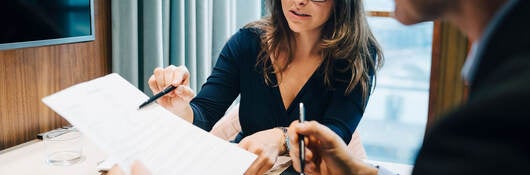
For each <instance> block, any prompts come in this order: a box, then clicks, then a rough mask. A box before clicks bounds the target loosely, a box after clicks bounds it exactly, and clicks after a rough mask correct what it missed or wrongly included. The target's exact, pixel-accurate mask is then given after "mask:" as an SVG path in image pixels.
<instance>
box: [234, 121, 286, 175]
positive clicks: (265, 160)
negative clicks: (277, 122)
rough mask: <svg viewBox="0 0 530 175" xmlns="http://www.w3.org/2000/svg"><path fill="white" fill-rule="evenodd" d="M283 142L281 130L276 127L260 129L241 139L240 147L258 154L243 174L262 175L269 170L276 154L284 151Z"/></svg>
mask: <svg viewBox="0 0 530 175" xmlns="http://www.w3.org/2000/svg"><path fill="white" fill-rule="evenodd" d="M284 143H285V141H284V135H283V131H282V130H281V129H277V128H273V129H269V130H264V131H260V132H257V133H255V134H252V135H250V136H248V137H245V138H244V139H243V140H241V142H239V146H240V147H241V148H243V149H245V150H247V151H250V152H252V153H254V154H256V155H258V158H257V159H256V160H255V161H254V162H253V163H252V165H250V167H249V168H248V170H247V172H245V175H254V174H259V175H262V174H264V173H266V172H267V171H269V170H270V169H271V168H272V166H273V165H274V163H275V162H276V159H277V158H278V155H279V154H280V153H283V152H285V149H286V148H284V146H283V145H284Z"/></svg>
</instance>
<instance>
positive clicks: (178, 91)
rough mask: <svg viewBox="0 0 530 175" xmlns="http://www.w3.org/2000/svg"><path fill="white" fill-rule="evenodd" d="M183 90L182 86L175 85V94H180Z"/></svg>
mask: <svg viewBox="0 0 530 175" xmlns="http://www.w3.org/2000/svg"><path fill="white" fill-rule="evenodd" d="M183 91H184V90H183V89H182V87H180V86H179V87H177V94H182V92H183Z"/></svg>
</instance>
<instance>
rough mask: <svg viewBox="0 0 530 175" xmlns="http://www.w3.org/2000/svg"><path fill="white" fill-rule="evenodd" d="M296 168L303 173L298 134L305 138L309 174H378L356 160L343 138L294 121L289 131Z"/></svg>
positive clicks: (326, 129)
mask: <svg viewBox="0 0 530 175" xmlns="http://www.w3.org/2000/svg"><path fill="white" fill-rule="evenodd" d="M287 134H288V135H289V138H290V139H289V144H290V148H291V149H290V152H289V155H290V156H291V159H292V160H293V166H294V168H295V169H296V171H298V172H300V171H301V170H300V163H301V162H300V160H299V144H298V134H301V135H304V136H305V144H306V145H305V161H306V162H304V163H305V169H304V172H305V173H306V174H323V175H327V174H333V175H335V174H338V175H340V174H373V175H375V174H377V170H376V169H375V168H372V167H370V166H368V165H366V164H364V163H363V162H362V161H360V160H358V159H355V158H354V156H353V155H352V153H351V152H349V151H348V148H347V146H346V144H345V143H344V142H343V141H342V139H341V138H340V137H339V136H338V135H337V134H335V133H334V132H333V131H332V130H331V129H329V128H328V127H326V126H324V125H322V124H320V123H318V122H315V121H309V122H304V123H299V122H298V121H294V122H292V123H291V125H290V126H289V129H288V130H287Z"/></svg>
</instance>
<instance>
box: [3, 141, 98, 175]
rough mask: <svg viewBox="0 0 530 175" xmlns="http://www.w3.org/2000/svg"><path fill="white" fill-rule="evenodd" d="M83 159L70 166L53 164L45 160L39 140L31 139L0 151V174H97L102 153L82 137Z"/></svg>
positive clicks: (42, 145) (43, 150)
mask: <svg viewBox="0 0 530 175" xmlns="http://www.w3.org/2000/svg"><path fill="white" fill-rule="evenodd" d="M82 140H83V143H84V144H83V145H84V147H83V156H84V160H82V161H81V162H78V163H76V164H74V165H70V166H53V165H48V164H47V163H46V162H45V152H46V148H45V146H44V142H42V141H41V140H32V141H30V142H27V143H24V144H22V145H18V146H15V147H13V148H9V149H7V150H3V151H1V152H0V174H20V175H25V174H28V175H36V174H53V175H61V174H69V175H70V174H78V175H99V174H100V173H99V172H97V171H96V166H97V163H98V162H100V161H102V160H104V159H105V157H106V155H105V154H104V153H102V152H101V151H100V150H99V149H98V148H97V147H96V146H95V145H93V143H92V142H90V141H87V139H85V138H83V139H82Z"/></svg>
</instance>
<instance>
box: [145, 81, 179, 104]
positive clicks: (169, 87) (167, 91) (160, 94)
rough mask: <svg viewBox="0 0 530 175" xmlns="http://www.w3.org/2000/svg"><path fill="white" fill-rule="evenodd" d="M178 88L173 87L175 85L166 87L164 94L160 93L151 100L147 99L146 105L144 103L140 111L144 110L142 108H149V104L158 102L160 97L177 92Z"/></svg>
mask: <svg viewBox="0 0 530 175" xmlns="http://www.w3.org/2000/svg"><path fill="white" fill-rule="evenodd" d="M176 88H177V87H176V86H173V85H169V86H168V87H166V88H165V89H164V90H162V92H159V93H158V94H155V95H153V96H152V97H150V98H149V99H147V101H145V102H144V103H142V104H141V105H140V107H138V109H142V107H144V106H147V105H148V104H151V103H153V102H154V101H156V100H158V99H159V98H160V97H162V96H164V95H166V94H167V93H169V92H171V91H173V90H175V89H176Z"/></svg>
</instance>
